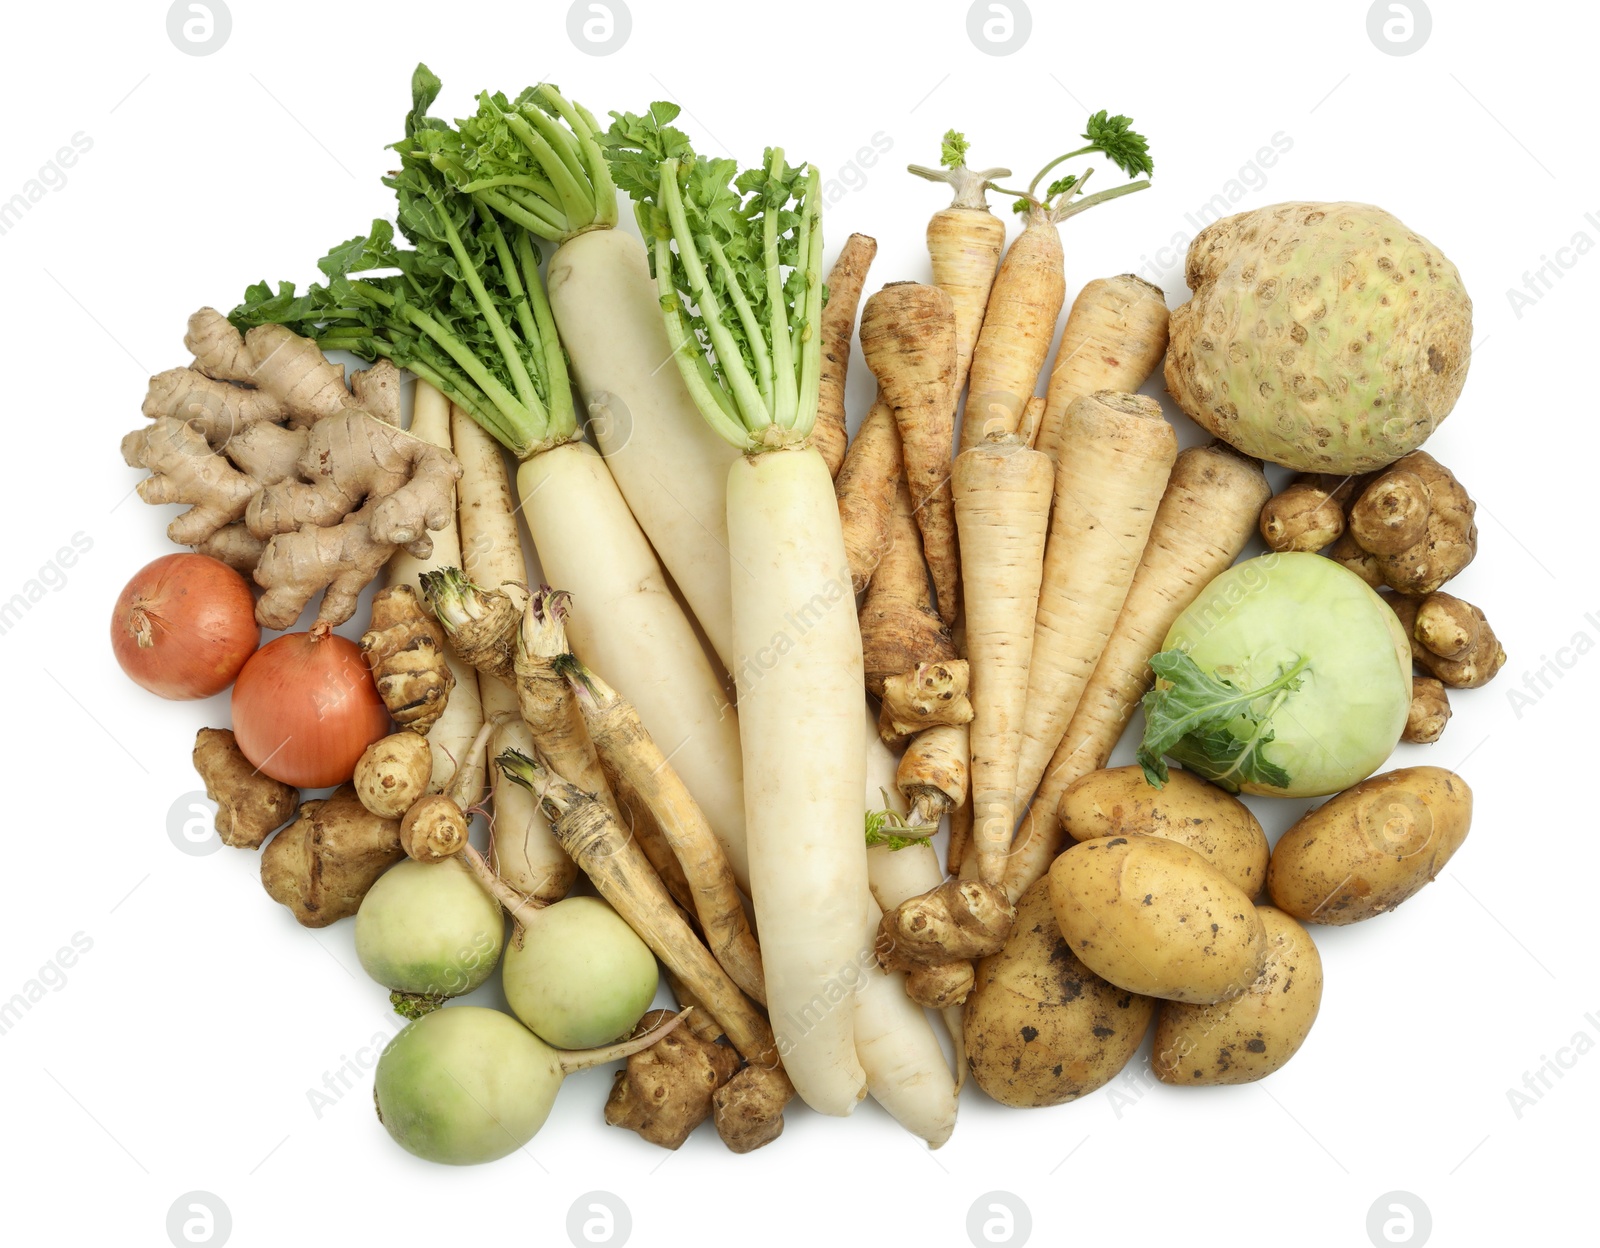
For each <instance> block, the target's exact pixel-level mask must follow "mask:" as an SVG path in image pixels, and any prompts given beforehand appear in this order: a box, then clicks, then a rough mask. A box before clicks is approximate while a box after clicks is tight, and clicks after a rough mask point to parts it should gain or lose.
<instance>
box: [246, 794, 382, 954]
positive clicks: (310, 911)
mask: <svg viewBox="0 0 1600 1248" xmlns="http://www.w3.org/2000/svg"><path fill="white" fill-rule="evenodd" d="M404 857H405V850H404V849H402V848H401V847H400V821H399V820H397V819H385V818H383V817H382V816H381V815H375V814H373V813H372V812H371V811H370V810H368V809H367V808H366V807H365V806H363V805H362V804H361V799H360V798H359V797H357V796H356V790H355V786H354V785H351V784H344V785H340V786H339V787H338V788H337V789H335V790H334V791H333V794H332V795H331V796H330V797H327V798H324V799H321V800H318V801H312V802H306V803H305V804H304V805H302V806H301V807H300V816H299V818H297V819H296V820H295V821H294V822H293V823H291V824H290V825H289V826H288V827H287V828H285V829H284V830H283V831H282V832H280V833H278V835H277V836H275V837H273V838H272V840H271V841H269V842H268V843H267V847H266V849H264V850H262V851H261V883H262V885H263V886H264V887H265V888H266V890H267V892H268V894H269V895H270V896H271V897H272V899H273V900H274V901H277V902H281V903H282V904H283V905H285V906H288V907H289V909H290V911H291V912H293V914H294V917H295V918H296V919H297V920H299V922H300V923H301V924H302V925H303V926H305V927H326V926H328V924H330V923H334V922H337V921H338V920H340V919H344V918H348V917H349V916H350V915H352V914H354V913H355V912H356V911H357V910H358V909H359V908H360V906H361V899H362V898H363V897H365V896H366V895H367V890H368V889H369V888H371V887H372V885H373V883H374V882H375V881H376V880H377V878H378V877H379V876H380V875H382V874H383V872H384V871H385V870H386V869H387V868H389V867H391V866H393V865H394V864H395V863H397V862H399V861H400V859H402V858H404Z"/></svg>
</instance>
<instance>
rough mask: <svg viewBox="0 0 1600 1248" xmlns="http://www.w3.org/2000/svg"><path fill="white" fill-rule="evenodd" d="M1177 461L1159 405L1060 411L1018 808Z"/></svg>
mask: <svg viewBox="0 0 1600 1248" xmlns="http://www.w3.org/2000/svg"><path fill="white" fill-rule="evenodd" d="M1177 456H1178V437H1177V434H1175V433H1174V432H1173V429H1172V426H1171V425H1169V424H1168V423H1167V421H1166V418H1165V417H1163V416H1162V414H1161V405H1160V404H1159V403H1157V402H1156V401H1155V400H1154V399H1149V398H1145V397H1144V396H1143V395H1139V394H1117V393H1114V392H1112V391H1101V392H1100V393H1098V394H1091V395H1084V396H1083V397H1082V398H1080V399H1078V400H1076V401H1075V402H1074V403H1073V404H1072V406H1071V408H1069V409H1068V411H1067V414H1066V419H1065V422H1064V424H1063V427H1062V439H1061V454H1060V456H1059V458H1058V460H1057V461H1056V466H1055V469H1056V471H1055V477H1056V480H1055V494H1054V497H1055V502H1054V505H1053V507H1052V508H1051V512H1050V535H1049V538H1048V540H1047V541H1046V543H1045V549H1044V576H1043V580H1042V581H1041V583H1040V587H1039V610H1038V616H1037V619H1036V622H1035V625H1034V634H1033V656H1032V660H1031V663H1030V666H1029V668H1028V701H1027V711H1026V713H1025V714H1024V717H1023V724H1022V750H1021V753H1020V754H1019V755H1018V760H1017V805H1016V809H1018V810H1021V809H1022V808H1023V807H1024V806H1026V804H1027V801H1028V799H1029V798H1030V797H1032V796H1033V791H1034V789H1036V788H1038V786H1039V781H1040V779H1041V778H1042V777H1043V776H1044V771H1045V767H1046V766H1047V765H1048V764H1049V761H1050V756H1051V755H1052V754H1053V753H1055V748H1056V746H1057V745H1059V744H1060V743H1061V737H1062V735H1063V734H1064V733H1065V732H1066V730H1067V724H1068V723H1069V722H1070V721H1071V719H1072V714H1073V712H1074V711H1075V710H1077V707H1078V699H1079V698H1080V697H1082V696H1083V690H1084V687H1085V686H1086V685H1087V684H1088V683H1089V677H1090V676H1091V675H1093V674H1094V667H1095V664H1096V663H1098V662H1099V661H1100V654H1101V652H1102V651H1103V650H1104V649H1105V645H1106V640H1107V639H1108V638H1109V637H1110V636H1111V631H1112V629H1113V628H1115V627H1116V623H1117V616H1118V614H1119V613H1120V612H1121V611H1122V604H1123V602H1124V600H1125V599H1126V598H1127V596H1128V588H1129V586H1130V585H1132V583H1133V574H1134V570H1135V569H1136V568H1137V567H1138V564H1139V557H1140V555H1141V554H1142V553H1143V551H1144V548H1145V542H1146V541H1147V539H1148V538H1149V536H1150V526H1151V524H1152V522H1153V521H1154V520H1155V515H1156V508H1157V507H1158V506H1159V505H1160V503H1161V495H1162V493H1163V492H1164V491H1165V490H1166V488H1167V478H1168V476H1169V474H1170V473H1171V471H1172V465H1173V461H1174V460H1176V459H1177Z"/></svg>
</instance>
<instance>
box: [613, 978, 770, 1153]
mask: <svg viewBox="0 0 1600 1248" xmlns="http://www.w3.org/2000/svg"><path fill="white" fill-rule="evenodd" d="M671 1017H672V1011H670V1010H652V1011H650V1013H648V1014H646V1015H645V1016H644V1017H643V1018H642V1019H640V1020H639V1026H638V1028H637V1029H636V1032H635V1034H643V1033H645V1032H649V1031H651V1030H653V1029H654V1028H656V1027H658V1026H660V1025H661V1024H662V1023H663V1022H665V1021H666V1020H667V1019H668V1018H671ZM686 1021H687V1020H686ZM738 1069H739V1055H738V1054H737V1053H735V1052H734V1051H733V1050H732V1049H731V1048H729V1047H727V1046H726V1045H721V1044H717V1043H716V1042H715V1041H707V1040H703V1039H701V1038H700V1037H699V1036H698V1035H696V1034H695V1033H694V1032H693V1031H691V1030H690V1029H689V1028H688V1027H686V1026H685V1027H680V1028H678V1029H677V1030H676V1031H674V1032H672V1033H670V1034H669V1035H667V1036H664V1037H663V1038H662V1039H660V1040H658V1041H656V1043H654V1044H652V1045H651V1046H650V1047H649V1048H648V1049H643V1050H641V1051H640V1052H638V1053H635V1054H634V1055H633V1056H631V1057H630V1058H628V1064H627V1067H626V1069H623V1070H619V1071H618V1072H617V1073H616V1077H615V1079H614V1081H613V1083H612V1085H611V1096H610V1097H609V1098H608V1099H607V1101H606V1122H607V1123H608V1124H609V1125H610V1126H613V1127H625V1128H627V1129H628V1130H629V1131H637V1132H638V1133H639V1135H640V1137H641V1138H642V1139H644V1140H647V1141H648V1142H649V1143H651V1144H657V1145H659V1146H660V1147H662V1148H671V1149H676V1148H679V1147H681V1146H682V1144H683V1142H684V1141H685V1140H687V1139H688V1138H689V1134H690V1132H692V1131H693V1130H694V1129H695V1128H696V1127H698V1126H699V1125H700V1124H701V1123H702V1122H704V1121H705V1120H706V1119H707V1118H709V1117H711V1112H712V1098H713V1097H714V1096H715V1094H716V1091H717V1089H718V1088H720V1087H721V1086H722V1085H723V1084H725V1083H727V1082H728V1080H729V1079H731V1078H733V1076H734V1074H735V1073H736V1072H737V1071H738Z"/></svg>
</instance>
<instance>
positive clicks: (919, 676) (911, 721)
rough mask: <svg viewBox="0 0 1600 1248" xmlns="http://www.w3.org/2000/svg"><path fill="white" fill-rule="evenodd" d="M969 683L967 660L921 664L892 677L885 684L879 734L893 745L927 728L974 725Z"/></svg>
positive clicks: (879, 718)
mask: <svg viewBox="0 0 1600 1248" xmlns="http://www.w3.org/2000/svg"><path fill="white" fill-rule="evenodd" d="M969 679H970V672H969V669H968V667H967V661H966V660H965V659H951V660H949V661H947V662H943V663H918V664H917V665H916V666H915V667H913V668H912V669H911V670H910V671H908V672H902V673H901V674H900V675H898V676H890V677H888V678H887V679H885V680H884V682H883V695H882V696H883V704H882V706H881V708H880V709H879V713H878V734H879V735H880V736H881V737H882V738H883V739H884V741H885V742H887V743H888V744H890V745H893V744H895V743H896V742H898V741H904V740H905V739H906V738H907V737H909V736H912V735H914V734H915V733H919V732H921V731H923V730H924V729H925V728H937V727H941V726H948V727H959V726H960V725H962V724H969V723H971V722H972V702H971V700H970V699H969V698H968V697H967V687H968V683H969Z"/></svg>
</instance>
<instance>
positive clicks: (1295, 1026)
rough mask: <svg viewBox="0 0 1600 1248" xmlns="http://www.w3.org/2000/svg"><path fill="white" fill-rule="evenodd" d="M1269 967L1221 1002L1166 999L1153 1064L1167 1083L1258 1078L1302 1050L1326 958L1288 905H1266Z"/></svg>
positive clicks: (1314, 1014) (1263, 922)
mask: <svg viewBox="0 0 1600 1248" xmlns="http://www.w3.org/2000/svg"><path fill="white" fill-rule="evenodd" d="M1256 913H1257V914H1258V915H1259V916H1260V918H1261V926H1262V927H1264V928H1265V929H1266V932H1267V965H1266V968H1265V969H1264V970H1263V971H1262V972H1261V976H1260V978H1259V979H1257V980H1256V982H1255V983H1253V984H1251V985H1250V987H1249V988H1247V989H1245V991H1244V992H1242V993H1240V994H1239V995H1238V996H1236V997H1234V998H1233V999H1232V1000H1229V1001H1219V1002H1218V1003H1217V1004H1216V1005H1184V1004H1182V1003H1181V1002H1178V1001H1167V1002H1163V1003H1162V1006H1161V1014H1160V1016H1159V1017H1158V1018H1157V1020H1156V1039H1155V1049H1154V1051H1153V1052H1152V1053H1151V1055H1150V1068H1151V1069H1152V1070H1153V1071H1154V1072H1155V1076H1156V1078H1157V1079H1159V1080H1161V1081H1162V1082H1163V1083H1177V1084H1188V1085H1190V1086H1192V1087H1198V1086H1204V1085H1207V1084H1218V1083H1254V1082H1255V1081H1256V1080H1257V1079H1265V1078H1266V1077H1267V1076H1268V1075H1270V1074H1271V1073H1272V1072H1273V1071H1275V1070H1277V1069H1278V1068H1279V1067H1281V1066H1282V1065H1283V1064H1284V1063H1285V1062H1287V1061H1288V1060H1289V1059H1290V1058H1291V1057H1293V1056H1294V1055H1295V1054H1296V1053H1298V1052H1299V1051H1300V1046H1301V1045H1302V1044H1304V1043H1305V1038H1306V1035H1307V1034H1308V1033H1309V1032H1310V1031H1311V1024H1312V1023H1314V1022H1316V1020H1317V1010H1318V1008H1319V1007H1320V1006H1321V1005H1322V958H1321V956H1320V955H1319V954H1318V953H1317V947H1316V945H1315V944H1313V943H1312V940H1311V933H1309V932H1308V931H1306V929H1305V928H1303V927H1301V926H1300V925H1299V924H1298V923H1296V922H1295V921H1294V920H1293V919H1291V918H1290V917H1289V916H1288V915H1287V914H1285V913H1284V912H1283V911H1282V910H1274V909H1273V908H1272V907H1271V906H1259V907H1257V909H1256Z"/></svg>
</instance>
